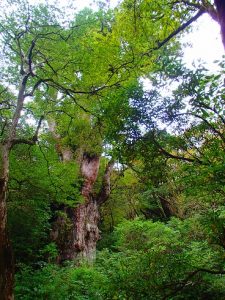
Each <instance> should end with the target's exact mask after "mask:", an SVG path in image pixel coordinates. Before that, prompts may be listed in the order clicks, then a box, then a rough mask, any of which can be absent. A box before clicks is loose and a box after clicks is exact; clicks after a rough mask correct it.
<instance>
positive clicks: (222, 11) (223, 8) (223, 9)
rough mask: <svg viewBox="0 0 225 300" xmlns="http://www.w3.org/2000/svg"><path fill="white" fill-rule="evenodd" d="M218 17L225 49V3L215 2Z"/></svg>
mask: <svg viewBox="0 0 225 300" xmlns="http://www.w3.org/2000/svg"><path fill="white" fill-rule="evenodd" d="M215 5H216V10H217V17H218V21H219V24H220V28H221V35H222V42H223V46H224V49H225V1H224V0H215Z"/></svg>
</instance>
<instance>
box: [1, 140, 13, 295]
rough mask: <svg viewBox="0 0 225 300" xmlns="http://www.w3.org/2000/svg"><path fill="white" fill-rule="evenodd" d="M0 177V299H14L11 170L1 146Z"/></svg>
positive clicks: (6, 153) (7, 156)
mask: <svg viewBox="0 0 225 300" xmlns="http://www.w3.org/2000/svg"><path fill="white" fill-rule="evenodd" d="M0 149H1V178H0V300H11V299H13V276H14V264H13V255H12V248H11V245H10V242H9V238H8V233H7V227H6V225H7V208H6V192H7V185H8V172H9V150H8V148H7V146H6V145H3V146H1V148H0Z"/></svg>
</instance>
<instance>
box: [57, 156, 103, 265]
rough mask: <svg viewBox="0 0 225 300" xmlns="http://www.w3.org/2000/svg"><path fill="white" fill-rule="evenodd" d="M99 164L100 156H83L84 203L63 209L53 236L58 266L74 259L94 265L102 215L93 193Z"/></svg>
mask: <svg viewBox="0 0 225 300" xmlns="http://www.w3.org/2000/svg"><path fill="white" fill-rule="evenodd" d="M99 163H100V157H99V156H97V155H88V154H86V153H85V154H84V155H83V159H82V162H81V176H82V177H83V185H82V188H81V195H82V196H83V199H84V203H81V204H79V205H78V206H77V207H75V208H71V207H64V209H63V211H64V215H62V216H60V217H58V218H57V220H56V222H55V223H54V224H53V230H52V235H51V236H52V239H53V240H54V241H55V242H56V244H57V246H58V249H59V257H58V262H59V263H61V262H63V261H65V260H75V259H77V260H78V261H79V260H80V259H86V260H87V261H89V262H92V261H93V260H94V258H95V251H96V243H97V241H98V240H99V229H98V222H99V211H98V205H97V202H96V200H95V199H94V198H93V196H92V189H93V185H94V183H95V182H96V179H97V176H98V170H99Z"/></svg>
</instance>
